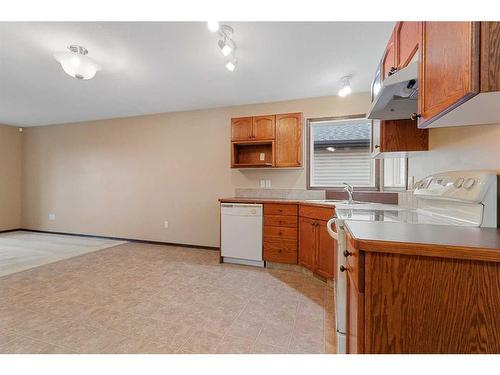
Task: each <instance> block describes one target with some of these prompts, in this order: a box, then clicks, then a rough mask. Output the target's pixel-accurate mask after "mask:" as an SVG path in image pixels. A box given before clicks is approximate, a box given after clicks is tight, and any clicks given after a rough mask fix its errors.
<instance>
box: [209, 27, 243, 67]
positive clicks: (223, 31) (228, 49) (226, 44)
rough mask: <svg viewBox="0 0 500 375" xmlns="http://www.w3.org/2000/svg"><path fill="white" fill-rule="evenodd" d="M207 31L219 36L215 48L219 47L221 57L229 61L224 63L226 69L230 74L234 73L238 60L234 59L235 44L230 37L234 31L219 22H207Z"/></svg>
mask: <svg viewBox="0 0 500 375" xmlns="http://www.w3.org/2000/svg"><path fill="white" fill-rule="evenodd" d="M207 26H208V29H209V30H210V31H212V32H217V34H218V35H219V38H220V39H219V40H218V41H217V46H218V47H219V49H220V51H221V53H222V55H223V56H224V57H228V58H229V60H227V61H226V69H227V70H229V71H230V72H234V70H235V69H236V65H237V64H238V60H237V59H236V56H235V53H236V43H235V42H234V40H233V38H232V36H233V34H234V30H233V28H232V27H231V26H228V25H224V24H220V23H219V22H213V21H209V22H207Z"/></svg>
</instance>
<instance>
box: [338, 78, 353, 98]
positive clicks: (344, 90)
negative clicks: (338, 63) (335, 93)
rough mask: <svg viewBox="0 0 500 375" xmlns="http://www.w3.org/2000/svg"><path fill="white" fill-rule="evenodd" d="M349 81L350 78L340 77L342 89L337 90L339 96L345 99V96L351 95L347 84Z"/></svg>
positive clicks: (349, 86) (349, 84) (349, 85)
mask: <svg viewBox="0 0 500 375" xmlns="http://www.w3.org/2000/svg"><path fill="white" fill-rule="evenodd" d="M350 79H351V76H345V77H342V79H341V81H342V88H341V89H340V90H339V96H341V97H345V96H347V95H349V94H350V93H352V89H351V83H350V82H349V81H350Z"/></svg>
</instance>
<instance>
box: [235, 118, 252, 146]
mask: <svg viewBox="0 0 500 375" xmlns="http://www.w3.org/2000/svg"><path fill="white" fill-rule="evenodd" d="M252 123H253V121H252V117H239V118H232V119H231V140H232V141H248V140H253V139H254V138H253V126H252Z"/></svg>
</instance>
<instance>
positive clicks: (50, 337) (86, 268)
mask: <svg viewBox="0 0 500 375" xmlns="http://www.w3.org/2000/svg"><path fill="white" fill-rule="evenodd" d="M218 260H219V254H218V252H216V251H213V250H198V249H190V248H180V247H173V246H160V245H147V244H135V243H127V244H123V245H119V246H115V247H111V248H107V249H104V250H100V251H96V252H93V253H88V254H85V255H81V256H77V257H74V258H70V259H65V260H61V261H59V262H56V263H51V264H47V265H43V266H39V267H36V268H32V269H30V270H26V271H23V272H19V273H16V274H11V275H7V276H4V277H2V278H0V353H333V352H335V336H334V335H335V332H334V329H333V327H334V316H333V290H332V289H331V288H329V287H326V286H325V285H324V284H322V283H320V282H319V281H316V280H315V279H313V278H311V277H309V276H306V275H303V274H301V273H298V272H293V271H283V270H270V269H259V268H254V267H245V266H236V265H228V264H223V265H221V264H219V262H218Z"/></svg>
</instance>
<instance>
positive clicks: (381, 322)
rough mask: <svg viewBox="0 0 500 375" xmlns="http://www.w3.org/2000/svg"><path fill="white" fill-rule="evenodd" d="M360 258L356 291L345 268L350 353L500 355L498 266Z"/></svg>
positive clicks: (373, 254)
mask: <svg viewBox="0 0 500 375" xmlns="http://www.w3.org/2000/svg"><path fill="white" fill-rule="evenodd" d="M348 250H349V251H350V249H349V241H348ZM359 254H360V256H361V257H362V258H363V260H364V261H363V262H360V264H359V267H360V269H359V277H360V280H359V281H358V285H356V283H355V282H354V279H355V278H356V276H354V275H353V273H352V272H351V270H350V266H349V263H348V267H347V273H348V277H347V288H346V289H347V290H346V301H347V308H346V313H347V332H346V334H347V347H348V353H389V354H392V353H403V354H406V353H424V354H425V353H500V263H498V262H487V261H476V260H465V259H451V258H439V257H430V256H418V255H404V254H394V253H391V251H390V249H388V252H387V253H384V252H381V250H380V249H378V250H377V252H369V251H366V252H364V251H360V252H359Z"/></svg>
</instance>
